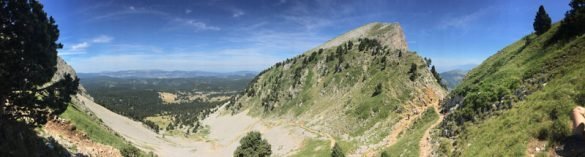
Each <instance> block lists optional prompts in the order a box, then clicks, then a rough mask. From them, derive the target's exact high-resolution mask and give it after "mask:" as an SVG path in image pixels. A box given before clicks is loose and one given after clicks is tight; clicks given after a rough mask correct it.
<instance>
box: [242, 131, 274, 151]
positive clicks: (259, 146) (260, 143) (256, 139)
mask: <svg viewBox="0 0 585 157" xmlns="http://www.w3.org/2000/svg"><path fill="white" fill-rule="evenodd" d="M270 147H271V146H270V144H269V143H268V141H266V140H265V139H262V135H261V134H260V133H259V132H256V131H252V132H248V134H247V135H246V136H245V137H244V138H242V139H241V140H240V146H239V147H238V148H237V149H236V151H235V152H234V157H268V156H270V155H271V154H272V150H271V148H270Z"/></svg>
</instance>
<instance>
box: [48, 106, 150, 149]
mask: <svg viewBox="0 0 585 157" xmlns="http://www.w3.org/2000/svg"><path fill="white" fill-rule="evenodd" d="M60 116H61V118H63V119H66V120H69V121H71V123H72V124H74V125H75V127H76V128H77V129H79V130H81V131H82V132H84V133H85V134H86V135H87V136H88V137H89V138H90V139H91V140H92V141H96V142H98V143H101V144H105V145H110V146H112V147H114V148H116V149H118V150H120V151H138V153H139V156H148V155H147V154H145V153H144V152H141V151H140V150H138V149H137V148H136V147H134V146H132V145H131V144H130V143H128V142H127V141H125V140H124V139H123V138H122V137H120V136H118V135H117V134H115V133H113V132H112V131H110V130H108V129H107V128H106V127H105V126H103V125H101V124H100V122H101V121H100V120H99V119H98V118H96V117H92V116H89V115H87V114H86V113H84V112H83V111H80V110H79V109H78V108H76V107H75V105H69V106H68V107H67V110H65V112H63V114H61V115H60Z"/></svg>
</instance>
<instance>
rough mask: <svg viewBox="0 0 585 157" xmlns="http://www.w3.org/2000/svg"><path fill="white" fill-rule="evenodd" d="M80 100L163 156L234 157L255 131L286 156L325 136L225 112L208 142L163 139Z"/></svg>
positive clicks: (213, 119) (216, 117) (212, 119)
mask: <svg viewBox="0 0 585 157" xmlns="http://www.w3.org/2000/svg"><path fill="white" fill-rule="evenodd" d="M80 99H81V101H82V102H83V103H84V104H85V105H86V106H87V108H89V109H90V110H91V111H92V112H94V114H95V115H96V116H97V117H99V118H100V119H101V120H102V121H103V122H104V124H106V125H107V126H108V127H110V128H111V129H112V130H114V131H115V132H116V133H118V134H120V135H121V136H123V137H124V138H126V139H127V140H129V141H130V142H132V143H133V144H134V145H136V146H137V147H139V148H141V149H143V150H145V151H152V152H154V153H155V154H158V155H159V156H232V153H233V152H234V150H235V149H236V148H237V146H239V140H240V138H241V137H243V136H244V135H245V134H246V133H247V132H249V131H252V130H256V131H260V132H261V133H262V136H263V138H265V139H266V140H268V142H269V143H270V144H271V145H272V150H273V155H276V156H284V155H291V153H294V152H295V151H296V150H298V149H299V148H300V147H301V146H302V145H303V141H304V140H305V139H308V138H319V137H322V136H323V135H320V134H315V133H313V132H311V130H306V129H305V128H304V127H302V125H296V124H297V123H294V122H293V123H291V122H276V121H275V122H266V121H261V120H260V119H258V118H253V117H250V116H248V115H247V114H246V113H247V112H241V113H239V114H235V115H221V114H220V113H221V112H215V113H214V114H212V115H210V116H209V117H208V118H206V119H205V120H204V121H203V124H204V125H205V126H207V127H208V128H209V134H208V135H206V137H205V138H204V140H194V139H188V138H184V137H177V136H166V137H163V136H162V135H159V134H156V133H155V132H154V131H152V130H150V129H148V128H147V127H146V126H144V125H143V124H142V123H140V122H137V121H134V120H132V119H129V118H127V117H124V116H121V115H118V114H116V113H114V112H112V111H110V110H108V109H106V108H104V107H103V106H101V105H98V104H96V103H95V102H93V101H91V100H89V99H88V98H85V97H82V98H80ZM220 110H221V109H220ZM323 138H327V137H323Z"/></svg>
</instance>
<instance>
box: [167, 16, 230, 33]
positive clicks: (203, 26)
mask: <svg viewBox="0 0 585 157" xmlns="http://www.w3.org/2000/svg"><path fill="white" fill-rule="evenodd" d="M171 25H172V26H170V29H177V28H181V27H187V28H190V29H192V30H194V31H196V32H197V31H219V30H221V28H219V27H216V26H211V25H208V24H207V23H205V22H201V21H197V20H194V19H185V18H175V19H173V20H172V21H171Z"/></svg>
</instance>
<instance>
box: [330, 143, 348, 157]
mask: <svg viewBox="0 0 585 157" xmlns="http://www.w3.org/2000/svg"><path fill="white" fill-rule="evenodd" d="M331 157H345V154H343V150H341V147H339V145H337V143H335V145H334V146H333V149H332V150H331Z"/></svg>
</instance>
